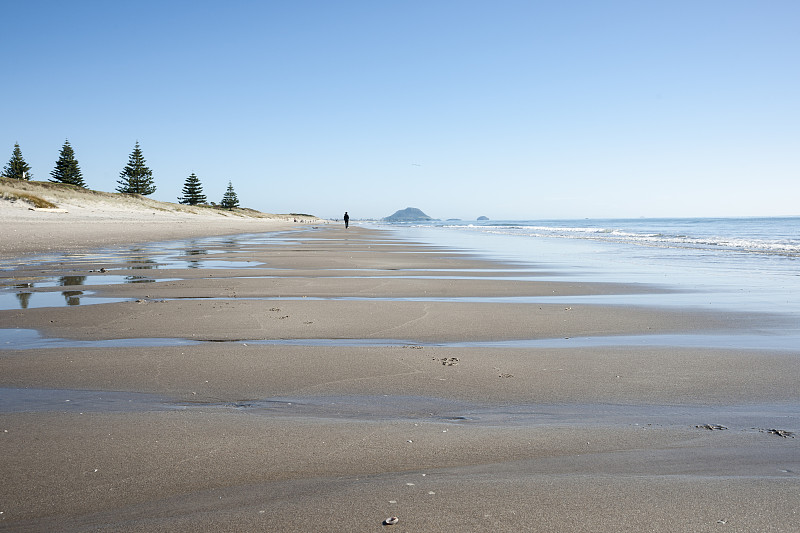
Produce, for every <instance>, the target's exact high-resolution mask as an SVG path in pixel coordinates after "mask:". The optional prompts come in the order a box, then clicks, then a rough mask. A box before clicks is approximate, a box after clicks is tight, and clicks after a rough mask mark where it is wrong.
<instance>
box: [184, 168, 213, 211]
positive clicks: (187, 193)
mask: <svg viewBox="0 0 800 533" xmlns="http://www.w3.org/2000/svg"><path fill="white" fill-rule="evenodd" d="M178 203H181V204H187V205H197V204H204V203H206V195H205V194H203V186H202V185H200V179H199V178H198V177H197V176H195V175H194V172H192V173H191V174H189V177H188V178H186V182H185V183H184V184H183V197H180V198H178Z"/></svg>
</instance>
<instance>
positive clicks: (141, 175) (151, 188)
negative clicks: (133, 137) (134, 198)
mask: <svg viewBox="0 0 800 533" xmlns="http://www.w3.org/2000/svg"><path fill="white" fill-rule="evenodd" d="M145 163H146V161H145V160H144V156H143V155H142V149H141V148H139V141H136V146H135V147H134V148H133V152H131V155H130V156H128V164H127V165H126V166H125V168H123V169H122V172H120V173H119V177H120V179H119V181H118V182H117V183H119V187H117V191H118V192H123V193H132V194H142V195H148V194H153V193H154V192H156V186H155V184H154V183H153V171H152V170H150V169H149V168H147V165H145Z"/></svg>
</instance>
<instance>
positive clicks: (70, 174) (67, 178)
mask: <svg viewBox="0 0 800 533" xmlns="http://www.w3.org/2000/svg"><path fill="white" fill-rule="evenodd" d="M50 175H51V176H53V177H52V178H51V179H50V181H52V182H53V183H69V184H70V185H77V186H78V187H84V188H85V187H86V184H85V183H84V182H83V175H82V174H81V168H80V167H79V166H78V160H77V159H75V152H74V151H73V150H72V146H70V144H69V139H68V140H66V141H64V146H62V147H61V154H60V155H59V158H58V161H56V168H55V169H53V171H52V172H50Z"/></svg>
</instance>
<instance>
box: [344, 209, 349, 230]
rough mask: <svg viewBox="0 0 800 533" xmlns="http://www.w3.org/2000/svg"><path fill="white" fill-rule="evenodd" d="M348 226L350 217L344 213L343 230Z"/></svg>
mask: <svg viewBox="0 0 800 533" xmlns="http://www.w3.org/2000/svg"><path fill="white" fill-rule="evenodd" d="M349 225H350V215H348V214H347V211H345V212H344V229H347V227H348V226H349Z"/></svg>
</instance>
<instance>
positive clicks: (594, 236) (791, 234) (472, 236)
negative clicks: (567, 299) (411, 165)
mask: <svg viewBox="0 0 800 533" xmlns="http://www.w3.org/2000/svg"><path fill="white" fill-rule="evenodd" d="M378 225H379V226H384V227H392V228H394V229H395V230H396V231H398V232H399V233H400V234H401V235H403V236H405V237H406V238H409V239H413V240H417V241H421V242H426V243H431V244H435V245H446V246H452V247H456V248H460V249H464V250H467V251H470V252H471V253H474V254H478V255H481V256H484V257H488V258H494V259H500V260H505V261H512V262H516V263H519V264H528V265H533V266H537V267H540V268H543V269H547V270H555V271H557V272H560V274H561V275H560V276H558V277H549V278H548V279H562V280H571V281H613V282H631V283H644V284H656V285H659V286H663V287H665V288H668V289H672V290H674V291H675V292H674V293H673V294H672V295H670V296H665V295H655V296H653V298H654V300H655V301H658V302H661V303H663V304H680V305H687V306H689V307H695V306H703V307H710V308H718V309H720V310H732V311H755V312H766V313H780V314H785V315H787V316H790V317H796V318H797V319H798V327H800V217H784V218H777V217H775V218H660V219H603V220H599V219H598V220H590V219H585V220H511V221H474V222H465V221H430V222H424V223H404V224H391V225H385V224H378Z"/></svg>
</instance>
